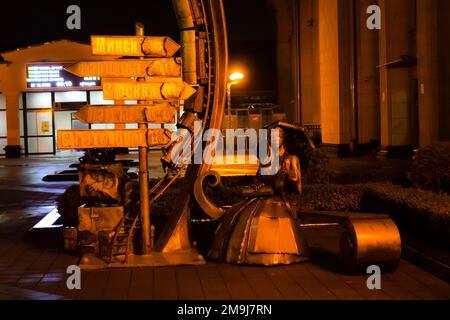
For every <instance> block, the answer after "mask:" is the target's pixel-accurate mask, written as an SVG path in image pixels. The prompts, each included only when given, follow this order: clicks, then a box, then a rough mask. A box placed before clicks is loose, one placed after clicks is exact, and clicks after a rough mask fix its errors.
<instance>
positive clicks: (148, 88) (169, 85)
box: [102, 78, 196, 100]
mask: <svg viewBox="0 0 450 320" xmlns="http://www.w3.org/2000/svg"><path fill="white" fill-rule="evenodd" d="M162 81H163V82H136V81H133V80H131V79H120V80H117V79H111V78H105V79H103V81H102V86H103V99H105V100H169V99H181V100H186V99H188V98H189V97H191V96H192V95H193V94H194V93H195V92H196V90H195V89H194V88H192V87H191V86H189V85H188V84H187V83H186V82H182V81H179V82H164V79H162Z"/></svg>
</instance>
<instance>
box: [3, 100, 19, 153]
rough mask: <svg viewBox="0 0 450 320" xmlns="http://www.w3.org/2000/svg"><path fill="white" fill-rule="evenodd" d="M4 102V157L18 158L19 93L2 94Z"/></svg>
mask: <svg viewBox="0 0 450 320" xmlns="http://www.w3.org/2000/svg"><path fill="white" fill-rule="evenodd" d="M4 95H5V102H6V130H7V143H8V145H7V146H6V148H7V150H6V156H7V157H20V124H19V96H20V92H4Z"/></svg>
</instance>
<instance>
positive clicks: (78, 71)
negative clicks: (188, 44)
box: [65, 58, 181, 78]
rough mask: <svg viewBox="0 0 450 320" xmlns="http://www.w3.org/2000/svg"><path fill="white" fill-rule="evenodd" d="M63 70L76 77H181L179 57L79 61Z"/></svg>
mask: <svg viewBox="0 0 450 320" xmlns="http://www.w3.org/2000/svg"><path fill="white" fill-rule="evenodd" d="M65 70H66V71H68V72H70V73H73V74H74V75H76V76H78V77H106V78H116V77H118V78H128V77H156V76H162V77H181V58H159V59H147V60H130V59H128V60H125V59H124V60H112V61H80V62H77V63H74V64H72V65H70V66H68V67H66V68H65Z"/></svg>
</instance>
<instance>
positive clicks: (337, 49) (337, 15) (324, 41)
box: [319, 0, 351, 152]
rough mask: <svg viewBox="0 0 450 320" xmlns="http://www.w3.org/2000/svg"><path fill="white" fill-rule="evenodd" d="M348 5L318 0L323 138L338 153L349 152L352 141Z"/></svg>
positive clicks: (339, 0)
mask: <svg viewBox="0 0 450 320" xmlns="http://www.w3.org/2000/svg"><path fill="white" fill-rule="evenodd" d="M348 4H349V2H348V1H344V0H319V61H320V110H321V125H322V140H323V143H324V144H325V145H328V146H330V147H333V148H336V149H337V150H338V151H340V152H347V151H348V150H346V149H348V146H349V144H350V140H351V131H350V117H351V114H350V107H351V99H350V98H351V96H350V74H349V70H350V68H349V67H350V66H349V56H350V55H349V41H350V39H349V29H348V26H349V23H350V21H349V16H348V11H347V6H348Z"/></svg>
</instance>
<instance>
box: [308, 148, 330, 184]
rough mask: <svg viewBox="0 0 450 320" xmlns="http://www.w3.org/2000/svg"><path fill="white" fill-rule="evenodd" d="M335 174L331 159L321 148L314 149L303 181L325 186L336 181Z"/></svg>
mask: <svg viewBox="0 0 450 320" xmlns="http://www.w3.org/2000/svg"><path fill="white" fill-rule="evenodd" d="M334 179H335V174H334V172H333V170H332V169H331V166H330V158H329V157H328V155H327V154H326V152H325V151H324V150H322V149H320V148H316V149H314V150H313V151H312V152H311V154H310V157H309V163H308V167H307V168H306V172H305V174H304V177H303V181H304V182H305V183H309V184H323V183H330V182H332V181H334Z"/></svg>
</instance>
